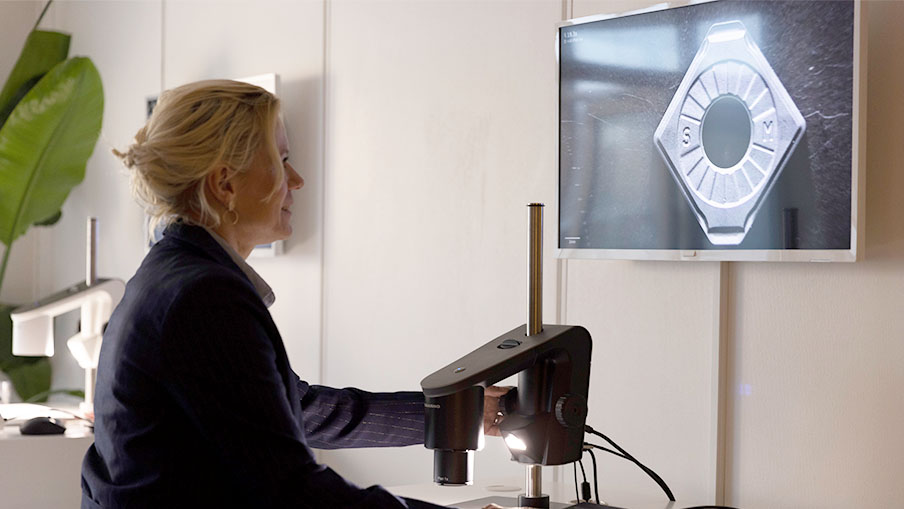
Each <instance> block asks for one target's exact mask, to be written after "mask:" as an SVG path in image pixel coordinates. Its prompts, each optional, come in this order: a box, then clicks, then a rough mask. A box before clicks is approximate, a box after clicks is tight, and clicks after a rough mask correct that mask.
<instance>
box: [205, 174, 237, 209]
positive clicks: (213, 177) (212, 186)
mask: <svg viewBox="0 0 904 509" xmlns="http://www.w3.org/2000/svg"><path fill="white" fill-rule="evenodd" d="M232 177H233V175H231V172H230V171H229V168H226V167H225V166H222V167H220V168H217V169H215V170H212V171H211V172H210V173H208V174H207V176H206V177H205V178H204V186H205V187H206V189H207V192H208V193H210V196H211V197H212V198H213V199H214V200H216V201H217V202H219V203H220V204H221V205H222V206H223V208H225V209H227V210H229V204H231V203H232V202H233V201H235V185H234V183H233V181H232Z"/></svg>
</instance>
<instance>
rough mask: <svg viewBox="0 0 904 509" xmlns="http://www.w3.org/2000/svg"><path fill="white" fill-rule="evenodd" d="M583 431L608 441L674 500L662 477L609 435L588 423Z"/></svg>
mask: <svg viewBox="0 0 904 509" xmlns="http://www.w3.org/2000/svg"><path fill="white" fill-rule="evenodd" d="M584 431H586V432H587V433H592V434H594V435H596V436H598V437H600V438H602V439H603V440H605V441H606V442H609V444H610V445H612V447H615V450H617V451H618V452H620V453H622V454H623V455H624V457H625V458H626V459H628V460H629V461H631V462H632V463H634V464H635V465H637V466H638V467H640V469H641V470H643V471H644V472H646V473H647V475H649V476H650V477H652V478H653V480H654V481H656V484H658V485H659V487H660V488H662V491H664V492H665V494H666V496H667V497H669V500H670V501H672V502H674V501H675V495H673V494H672V490H670V489H669V487H668V485H667V484H666V483H665V481H663V480H662V477H659V474H657V473H656V472H654V471H652V470H651V469H649V468H647V467H646V466H645V465H644V464H643V463H641V462H639V461H637V458H635V457H634V456H631V454H630V453H629V452H628V451H626V450H624V449H622V448H621V447H619V445H618V444H616V443H615V442H613V441H612V440H611V439H610V438H609V437H607V436H606V435H604V434H602V433H600V432H599V431H597V430H595V429H593V428H591V427H590V426H588V425H584Z"/></svg>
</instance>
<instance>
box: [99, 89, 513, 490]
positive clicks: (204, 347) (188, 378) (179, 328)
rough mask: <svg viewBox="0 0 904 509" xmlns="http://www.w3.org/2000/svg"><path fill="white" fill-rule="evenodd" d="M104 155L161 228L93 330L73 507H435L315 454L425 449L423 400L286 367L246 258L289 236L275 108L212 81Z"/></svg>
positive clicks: (162, 105) (268, 300)
mask: <svg viewBox="0 0 904 509" xmlns="http://www.w3.org/2000/svg"><path fill="white" fill-rule="evenodd" d="M116 154H117V155H118V156H120V157H121V158H122V159H123V162H124V163H125V165H126V166H127V167H128V168H130V170H131V182H132V189H133V193H134V194H135V196H136V197H137V198H138V200H139V201H140V202H141V203H142V204H143V205H144V207H145V209H146V210H147V212H148V213H149V214H150V215H151V216H152V218H153V219H154V222H157V221H164V222H165V223H168V226H167V227H166V230H165V232H164V237H163V239H162V240H161V241H160V242H158V243H157V244H156V245H155V246H154V247H153V248H152V249H151V251H150V252H149V253H148V255H147V256H146V257H145V259H144V261H143V262H142V264H141V266H140V268H139V269H138V271H137V272H136V273H135V276H134V277H133V278H132V279H131V280H130V281H129V283H128V285H127V286H126V292H125V296H124V297H123V300H122V302H121V303H120V305H119V306H118V307H117V308H116V310H115V311H114V313H113V316H112V318H111V319H110V323H109V326H108V328H107V330H106V332H105V334H104V343H103V349H102V352H101V357H100V366H99V368H98V378H97V394H96V397H95V419H96V421H95V442H94V445H92V447H91V448H90V449H89V450H88V453H87V454H86V456H85V460H84V463H83V467H82V492H83V496H82V507H83V508H97V507H154V508H174V507H193V508H194V507H215V508H224V507H266V508H270V507H315V508H338V507H374V508H404V507H410V508H419V507H438V506H434V505H432V504H428V503H425V502H418V501H413V500H403V499H400V498H397V497H394V496H393V495H391V494H389V493H388V492H387V491H385V490H384V489H382V488H380V487H379V486H374V487H371V488H367V489H362V488H359V487H357V486H355V485H353V484H351V483H349V482H347V481H345V480H344V479H343V478H342V477H340V476H339V475H338V474H336V473H335V472H333V471H332V470H331V469H330V468H328V467H325V466H323V465H319V464H317V462H316V461H315V460H314V455H313V452H312V451H311V449H310V448H311V447H318V448H339V447H382V446H403V445H412V444H422V443H423V439H424V436H423V435H424V431H423V395H422V394H421V393H419V392H399V393H368V392H364V391H361V390H358V389H342V390H339V389H332V388H328V387H319V386H313V385H309V384H307V383H305V382H303V381H301V380H300V379H299V378H298V376H297V375H295V373H294V372H293V371H292V369H291V367H290V366H289V360H288V358H287V356H286V351H285V348H284V346H283V343H282V339H281V338H280V335H279V332H278V331H277V328H276V325H275V324H274V323H273V320H272V318H271V316H270V314H269V312H268V311H267V307H268V306H269V305H270V304H272V303H273V301H274V296H273V292H272V291H271V290H270V287H269V286H268V285H267V283H266V282H264V281H263V279H261V278H260V276H258V275H257V274H256V273H255V272H254V270H253V269H252V268H251V267H250V266H248V265H247V264H246V263H245V261H244V260H245V258H246V257H247V256H248V255H249V254H250V253H251V250H252V248H253V247H254V246H255V245H257V244H265V243H269V242H273V241H275V240H279V239H285V238H287V237H288V236H289V235H290V234H291V233H292V226H291V221H290V220H291V215H292V212H291V206H292V191H294V190H298V189H301V187H302V186H303V185H304V179H302V178H301V176H300V175H299V174H298V173H297V172H296V171H295V169H294V168H293V167H292V165H291V164H290V163H289V149H288V142H287V139H286V132H285V127H284V126H283V123H282V121H281V120H280V118H279V101H278V99H276V98H275V97H274V96H273V95H272V94H270V93H268V92H266V91H264V90H263V89H261V88H258V87H255V86H252V85H248V84H244V83H238V82H233V81H225V80H222V81H205V82H199V83H193V84H189V85H185V86H182V87H179V88H176V89H173V90H170V91H168V92H166V93H164V94H163V95H162V97H161V99H160V102H159V103H158V104H157V106H156V108H155V111H154V113H153V115H152V116H151V118H150V119H149V121H148V123H147V125H146V126H145V127H143V128H142V129H141V130H140V131H138V134H137V135H136V137H135V143H134V144H133V145H132V146H131V147H129V149H128V151H127V152H126V153H124V154H123V153H119V152H116ZM498 393H499V391H495V392H494V391H488V394H490V396H489V397H488V398H487V404H488V407H492V408H495V407H494V397H493V396H494V395H498ZM493 414H495V412H488V414H487V415H488V419H490V420H492V415H493ZM491 431H492V430H491Z"/></svg>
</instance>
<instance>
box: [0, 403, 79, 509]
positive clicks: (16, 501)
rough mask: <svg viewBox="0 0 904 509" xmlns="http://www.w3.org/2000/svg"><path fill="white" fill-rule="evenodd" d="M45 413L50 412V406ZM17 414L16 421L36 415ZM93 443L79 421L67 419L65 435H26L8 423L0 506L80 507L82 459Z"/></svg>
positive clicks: (0, 461) (1, 438)
mask: <svg viewBox="0 0 904 509" xmlns="http://www.w3.org/2000/svg"><path fill="white" fill-rule="evenodd" d="M0 406H3V405H0ZM35 406H37V405H35ZM5 409H6V413H4V415H9V416H11V417H12V416H13V415H14V412H13V411H12V410H13V408H11V406H6V407H5ZM16 410H17V411H18V410H29V411H35V412H37V411H38V410H39V409H25V408H18V409H16ZM0 412H2V410H0ZM43 412H45V413H43V415H48V413H50V412H49V411H48V409H46V408H45V409H44V410H43ZM15 415H16V421H21V420H22V419H27V418H29V416H31V417H34V415H33V414H31V413H26V412H22V413H15ZM53 415H54V416H56V415H55V414H53ZM14 422H15V421H14ZM93 442H94V435H93V434H91V432H90V431H89V430H88V429H87V428H85V427H84V426H83V425H82V423H81V421H77V420H69V421H67V422H66V433H65V434H64V435H22V434H20V433H19V426H17V425H12V424H9V423H7V424H6V426H4V427H3V429H0V507H3V508H4V509H5V508H7V507H9V508H16V509H60V508H70V507H78V506H79V504H80V503H81V497H82V492H81V465H82V458H83V457H84V456H85V451H87V450H88V447H90V446H91V444H92V443H93Z"/></svg>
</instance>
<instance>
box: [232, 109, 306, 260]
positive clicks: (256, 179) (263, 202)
mask: <svg viewBox="0 0 904 509" xmlns="http://www.w3.org/2000/svg"><path fill="white" fill-rule="evenodd" d="M276 146H277V149H278V150H279V156H280V158H281V159H282V164H283V167H284V168H285V177H284V178H282V185H281V186H280V187H279V189H278V190H277V192H276V193H275V194H273V195H272V196H270V193H271V191H272V190H273V186H274V180H275V179H277V178H279V177H280V175H279V171H278V169H277V168H272V167H271V164H270V158H269V157H268V154H267V151H266V150H265V149H261V151H260V153H259V154H258V156H257V159H256V162H255V164H254V166H253V167H252V168H251V169H250V170H248V171H247V172H245V173H243V174H239V175H236V177H235V182H234V185H235V202H234V206H235V212H236V213H237V214H238V221H237V222H236V224H235V225H234V231H235V237H236V240H237V241H238V243H239V245H240V246H241V247H242V248H248V249H249V252H250V249H251V248H253V247H254V246H256V245H259V244H269V243H270V242H273V241H276V240H282V239H286V238H288V237H289V235H291V234H292V224H291V219H292V212H291V211H290V207H291V206H292V191H293V190H295V189H301V187H302V186H304V179H303V178H301V175H299V174H298V172H296V171H295V168H293V167H292V165H291V164H290V163H289V141H288V139H287V138H286V128H285V126H284V125H283V122H282V120H277V125H276ZM268 196H269V198H268ZM230 217H231V214H226V215H225V217H224V220H227V221H228V220H229V218H230Z"/></svg>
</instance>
